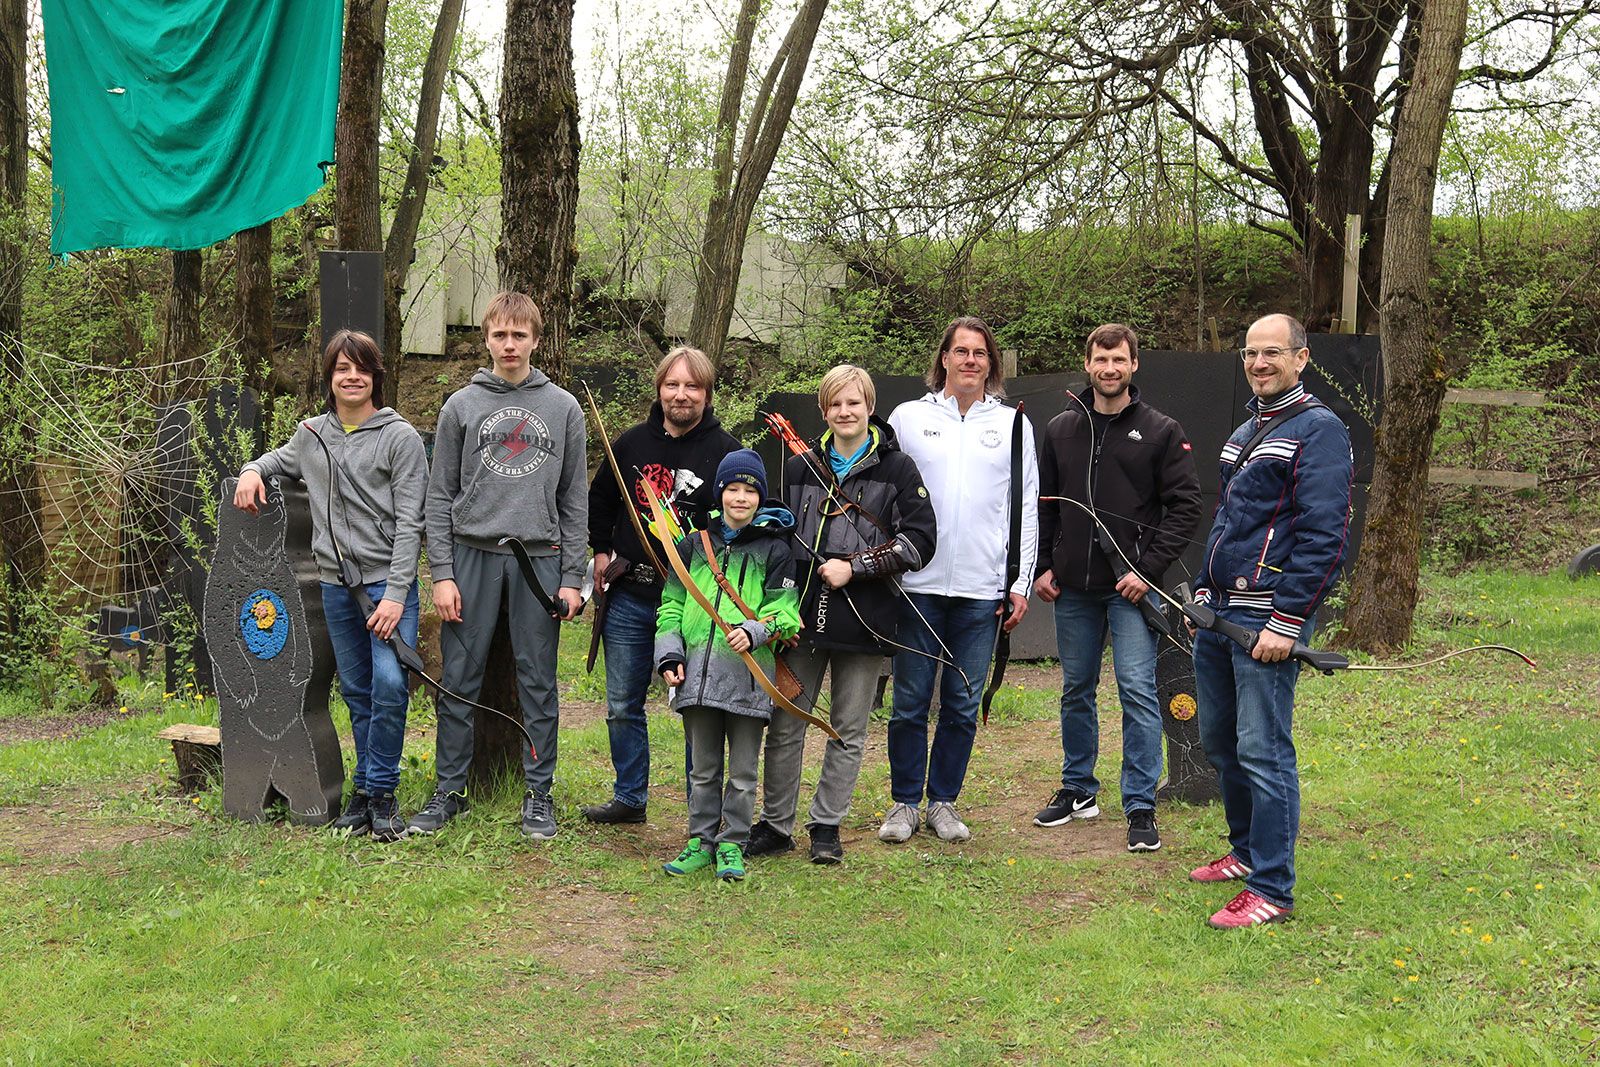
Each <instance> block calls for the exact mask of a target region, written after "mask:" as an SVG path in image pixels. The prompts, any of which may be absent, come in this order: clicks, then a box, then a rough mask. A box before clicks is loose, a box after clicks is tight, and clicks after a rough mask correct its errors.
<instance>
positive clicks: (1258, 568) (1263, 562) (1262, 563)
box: [1255, 526, 1277, 582]
mask: <svg viewBox="0 0 1600 1067" xmlns="http://www.w3.org/2000/svg"><path fill="white" fill-rule="evenodd" d="M1276 532H1277V528H1276V527H1273V526H1268V527H1267V539H1266V541H1265V542H1263V543H1262V545H1261V558H1260V559H1259V560H1257V561H1256V577H1255V580H1256V581H1258V582H1259V581H1260V580H1261V568H1263V567H1265V566H1266V565H1267V550H1268V549H1270V548H1271V547H1272V535H1273V534H1274V533H1276Z"/></svg>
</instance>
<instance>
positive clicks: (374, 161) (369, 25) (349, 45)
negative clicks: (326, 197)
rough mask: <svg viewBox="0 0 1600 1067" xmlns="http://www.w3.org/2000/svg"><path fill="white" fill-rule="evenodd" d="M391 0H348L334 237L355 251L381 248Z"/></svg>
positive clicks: (337, 137)
mask: <svg viewBox="0 0 1600 1067" xmlns="http://www.w3.org/2000/svg"><path fill="white" fill-rule="evenodd" d="M388 13H389V0H346V3H345V12H344V51H343V54H342V56H341V59H340V62H341V64H342V66H341V67H340V73H339V121H338V124H337V126H336V127H335V129H334V138H333V141H334V147H333V157H334V160H335V162H336V163H337V164H338V166H336V167H335V168H334V200H335V203H336V208H335V216H334V232H335V240H336V241H337V243H338V245H339V247H340V248H342V249H344V250H346V251H351V252H377V251H380V250H381V249H382V248H383V229H382V223H381V222H380V220H379V211H378V200H379V197H378V108H379V104H380V103H381V101H382V99H383V49H384V26H385V20H386V18H387V16H388Z"/></svg>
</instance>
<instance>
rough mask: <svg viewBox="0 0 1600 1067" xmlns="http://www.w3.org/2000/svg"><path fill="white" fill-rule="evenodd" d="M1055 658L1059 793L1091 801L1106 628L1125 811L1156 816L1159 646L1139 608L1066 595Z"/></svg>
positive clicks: (1118, 600) (1059, 607) (1113, 595)
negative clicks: (1118, 704) (1117, 701)
mask: <svg viewBox="0 0 1600 1067" xmlns="http://www.w3.org/2000/svg"><path fill="white" fill-rule="evenodd" d="M1055 610H1056V651H1057V653H1058V654H1059V655H1060V657H1061V754H1062V761H1061V786H1062V788H1063V789H1071V790H1074V791H1076V792H1079V793H1083V794H1085V795H1088V796H1094V795H1095V794H1096V793H1098V792H1099V791H1100V782H1099V780H1098V779H1097V778H1095V776H1094V765H1095V759H1096V757H1098V756H1099V754H1100V716H1099V712H1098V709H1097V708H1096V705H1095V689H1096V687H1097V686H1098V685H1099V682H1100V659H1101V655H1102V653H1103V651H1104V649H1105V643H1106V629H1107V624H1108V623H1109V625H1110V630H1111V659H1112V662H1113V663H1114V664H1115V666H1116V672H1117V695H1118V696H1119V697H1120V698H1121V700H1122V810H1123V811H1124V812H1130V813H1131V812H1135V811H1154V810H1155V806H1156V783H1157V782H1158V781H1159V780H1160V779H1161V703H1160V700H1159V699H1158V698H1157V696H1156V638H1155V635H1154V634H1153V633H1151V632H1150V627H1148V626H1146V625H1145V621H1144V616H1143V615H1141V614H1140V612H1139V605H1137V604H1134V603H1130V602H1129V601H1128V600H1126V599H1124V598H1123V597H1122V595H1121V594H1119V593H1117V592H1115V591H1112V592H1109V593H1086V592H1083V591H1081V590H1077V589H1063V590H1061V597H1060V599H1059V600H1057V601H1056V604H1055Z"/></svg>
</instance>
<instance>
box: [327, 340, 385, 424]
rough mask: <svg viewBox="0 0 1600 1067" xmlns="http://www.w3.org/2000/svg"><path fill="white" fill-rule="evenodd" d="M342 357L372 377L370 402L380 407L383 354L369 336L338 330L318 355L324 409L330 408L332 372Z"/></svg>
mask: <svg viewBox="0 0 1600 1067" xmlns="http://www.w3.org/2000/svg"><path fill="white" fill-rule="evenodd" d="M340 356H344V357H346V358H347V359H349V360H350V362H351V363H354V364H355V365H356V366H357V367H359V368H360V369H361V370H363V371H365V372H366V373H368V374H370V375H371V376H372V402H373V403H374V404H376V405H377V406H378V407H382V406H383V378H384V373H383V353H382V352H381V351H379V350H378V342H376V341H374V340H373V339H372V335H371V334H370V333H362V332H361V331H360V330H340V331H339V332H338V333H336V334H334V335H333V337H332V338H330V339H329V341H328V347H327V348H326V349H325V350H324V351H323V353H322V390H323V392H324V393H326V394H327V396H328V406H329V408H330V409H331V408H332V406H333V368H334V365H335V364H336V363H338V362H339V357H340Z"/></svg>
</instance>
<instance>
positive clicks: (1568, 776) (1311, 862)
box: [0, 574, 1600, 1065]
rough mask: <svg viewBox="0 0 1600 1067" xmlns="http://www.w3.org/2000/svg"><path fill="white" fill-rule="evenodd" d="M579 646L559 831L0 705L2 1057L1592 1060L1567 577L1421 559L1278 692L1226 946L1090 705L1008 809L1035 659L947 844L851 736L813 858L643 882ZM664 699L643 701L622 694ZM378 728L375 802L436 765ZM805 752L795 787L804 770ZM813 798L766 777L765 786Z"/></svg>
mask: <svg viewBox="0 0 1600 1067" xmlns="http://www.w3.org/2000/svg"><path fill="white" fill-rule="evenodd" d="M587 636H588V634H587V630H586V629H583V628H582V627H575V628H574V629H572V630H570V631H568V634H567V638H566V641H565V642H564V648H563V678H564V679H566V680H568V681H567V697H568V704H567V705H565V706H566V707H567V708H568V709H569V714H567V715H564V728H563V731H562V738H561V755H560V769H559V771H558V776H557V788H556V800H557V815H558V818H559V819H560V820H561V833H560V836H559V837H558V838H557V839H556V840H554V841H552V842H549V843H547V844H542V845H535V844H531V843H528V842H526V841H524V840H523V839H522V838H521V837H520V836H519V835H518V833H517V829H516V818H517V808H518V800H519V797H520V790H518V789H517V788H516V786H515V785H514V784H513V783H509V782H508V783H506V784H505V785H504V787H502V788H501V789H499V790H498V791H497V792H495V793H494V794H492V795H488V796H481V797H476V798H475V806H474V808H473V810H472V811H471V812H470V813H469V814H468V815H466V816H464V817H463V818H462V819H460V820H459V821H458V822H456V823H454V824H452V825H451V827H450V828H449V829H448V830H447V831H446V832H445V833H442V834H440V835H438V836H437V837H435V838H431V839H421V840H408V841H404V842H401V843H399V844H395V845H379V844H375V843H373V842H371V841H369V840H365V839H353V840H351V839H345V838H342V837H339V836H336V835H334V834H332V833H330V832H328V831H325V830H308V829H303V828H297V827H291V826H287V825H283V824H269V825H262V826H251V825H243V824H240V823H236V822H234V821H232V820H230V819H228V818H226V817H225V816H223V814H222V812H221V803H220V794H219V793H218V792H217V791H215V790H213V791H210V792H207V793H203V794H201V795H199V796H198V797H195V798H192V799H191V798H186V797H181V796H178V795H176V794H175V793H174V791H173V788H172V785H171V770H172V766H171V753H170V751H169V750H167V749H166V747H165V744H164V743H163V742H160V741H158V740H156V738H155V733H156V731H157V730H159V729H160V728H161V727H162V726H163V725H166V724H168V723H173V722H211V721H214V718H215V709H214V706H212V705H210V704H209V703H207V702H196V701H194V700H193V699H187V698H185V697H184V696H183V695H182V694H176V695H173V696H171V697H168V696H166V695H165V694H163V693H162V692H161V690H160V687H159V685H156V684H140V683H139V682H138V681H137V680H136V679H127V680H125V681H124V683H123V687H122V696H123V701H124V703H125V706H126V712H123V711H121V710H120V709H111V710H110V711H109V712H106V713H103V714H98V715H97V714H92V713H75V714H71V715H69V716H68V717H65V718H63V717H61V716H60V715H58V714H42V713H40V712H38V711H37V710H35V709H34V708H32V707H31V706H30V704H29V703H28V700H27V698H26V697H24V696H22V695H20V694H8V695H0V914H3V915H4V917H5V921H4V923H3V924H0V959H3V960H4V966H3V967H0V1003H4V1005H5V1010H4V1013H3V1015H0V1019H3V1022H0V1063H6V1064H11V1063H17V1064H27V1063H40V1064H66V1063H73V1064H76V1063H130V1064H147V1063H189V1064H239V1063H284V1064H312V1063H315V1064H372V1063H401V1062H404V1063H416V1064H500V1063H537V1064H543V1063H551V1064H566V1063H617V1062H628V1063H633V1062H649V1063H716V1064H742V1063H751V1064H754V1063H828V1064H834V1063H857V1062H865V1063H933V1064H952V1065H953V1064H983V1063H994V1062H1008V1063H1012V1062H1015V1063H1047V1064H1061V1063H1089V1064H1120V1063H1130V1064H1137V1063H1152V1064H1167V1063H1177V1062H1217V1063H1252V1064H1263V1063H1265V1064H1297V1063H1305V1064H1322V1063H1329V1062H1340V1063H1383V1064H1388V1063H1428V1064H1435V1063H1483V1064H1518V1065H1521V1064H1538V1063H1551V1064H1572V1063H1583V1062H1594V1061H1596V1060H1597V1059H1600V891H1597V886H1600V818H1597V816H1600V802H1597V796H1600V758H1597V754H1600V714H1597V713H1600V583H1597V582H1596V581H1594V580H1590V581H1588V582H1586V583H1574V582H1570V581H1568V580H1567V579H1566V578H1565V577H1548V578H1547V577H1530V576H1522V575H1505V574H1468V575H1463V576H1460V577H1454V578H1430V579H1429V580H1428V583H1427V589H1426V594H1425V600H1424V603H1423V604H1422V606H1421V608H1420V610H1419V642H1418V645H1417V647H1416V649H1414V650H1413V651H1414V652H1415V653H1416V654H1417V655H1418V656H1421V655H1424V654H1429V653H1432V652H1436V651H1443V650H1446V649H1449V648H1454V647H1461V646H1465V645H1468V644H1474V643H1479V642H1482V641H1496V642H1503V643H1507V644H1512V645H1515V646H1517V647H1519V648H1523V649H1525V650H1526V651H1528V652H1529V653H1530V654H1531V655H1533V656H1534V657H1535V658H1537V659H1538V660H1539V661H1540V664H1541V669H1540V670H1539V671H1538V672H1537V673H1534V672H1530V671H1528V670H1527V669H1526V668H1525V667H1523V666H1521V665H1520V664H1519V663H1518V662H1517V661H1515V660H1514V659H1511V658H1510V657H1500V656H1490V655H1481V656H1479V655H1474V656H1464V657H1460V658H1457V659H1453V660H1451V661H1449V662H1448V663H1445V664H1442V665H1439V666H1437V667H1433V668H1428V669H1425V670H1421V671H1412V672H1403V673H1393V674H1354V673H1350V674H1341V675H1338V676H1335V677H1331V678H1324V677H1320V676H1310V675H1308V676H1306V677H1304V678H1303V679H1302V681H1301V688H1300V694H1301V695H1300V700H1299V705H1298V708H1297V721H1296V733H1297V737H1298V740H1299V752H1300V761H1301V767H1302V785H1303V799H1304V819H1303V835H1302V839H1301V843H1300V849H1299V854H1298V868H1299V886H1298V890H1297V897H1298V909H1297V914H1296V917H1295V918H1294V920H1293V921H1291V922H1289V923H1287V924H1284V925H1282V926H1277V927H1269V928H1264V929H1256V930H1249V931H1241V932H1232V933H1222V932H1218V931H1213V930H1211V929H1209V928H1208V927H1207V926H1206V925H1205V918H1206V916H1207V915H1208V914H1209V913H1210V912H1211V911H1213V910H1215V909H1216V908H1217V907H1219V906H1220V905H1221V904H1222V903H1224V902H1225V901H1226V900H1227V899H1228V898H1229V897H1230V896H1231V895H1232V891H1233V888H1236V887H1227V886H1223V887H1215V886H1201V885H1197V884H1194V883H1190V882H1188V881H1187V880H1186V878H1185V874H1186V872H1187V871H1188V869H1189V868H1190V867H1192V866H1195V865H1197V864H1199V863H1203V862H1205V861H1206V860H1209V859H1212V858H1214V857H1215V856H1216V855H1219V854H1220V853H1221V851H1222V850H1223V849H1224V848H1225V847H1226V846H1225V842H1224V836H1223V823H1222V817H1221V812H1220V810H1218V809H1216V808H1210V807H1187V806H1176V805H1175V806H1171V807H1167V808H1164V809H1163V810H1162V812H1161V825H1162V831H1163V839H1164V842H1165V847H1164V848H1163V849H1162V850H1161V851H1160V852H1157V853H1153V854H1145V855H1130V854H1128V853H1127V852H1126V851H1125V848H1124V845H1125V827H1124V824H1123V823H1122V821H1121V818H1120V814H1119V807H1118V804H1117V798H1116V786H1115V783H1116V781H1117V761H1118V751H1119V740H1120V731H1119V728H1118V716H1117V715H1116V714H1113V713H1108V712H1107V711H1106V710H1105V709H1110V708H1114V707H1115V701H1114V696H1113V695H1112V693H1111V686H1110V685H1109V683H1108V684H1107V685H1106V686H1105V687H1104V688H1103V691H1102V720H1103V744H1102V756H1101V766H1100V770H1099V776H1100V778H1101V780H1102V782H1104V783H1106V784H1105V792H1104V793H1103V795H1102V808H1103V810H1104V812H1105V814H1104V815H1103V816H1102V818H1100V819H1098V820H1095V821H1092V822H1088V823H1073V824H1070V825H1068V826H1066V827H1061V828H1057V829H1051V830H1041V829H1037V828H1035V827H1033V826H1032V825H1031V817H1032V814H1033V812H1034V811H1035V810H1036V809H1037V808H1038V807H1039V806H1041V804H1042V802H1043V801H1045V800H1046V799H1047V798H1048V797H1049V794H1050V793H1051V791H1052V790H1053V788H1054V787H1055V784H1056V776H1057V774H1058V773H1059V765H1060V747H1059V740H1058V730H1057V727H1056V724H1055V700H1056V694H1055V693H1054V692H1053V691H1052V687H1053V685H1054V682H1055V677H1056V676H1055V674H1054V668H1053V667H1051V666H1049V665H1041V666H1040V667H1037V668H1027V669H1019V668H1018V667H1016V666H1014V667H1013V671H1014V672H1015V673H1014V674H1013V676H1012V677H1013V678H1014V679H1017V680H1019V681H1021V682H1022V683H1023V684H1022V686H1021V687H1018V686H1015V685H1008V686H1007V688H1006V691H1005V692H1004V694H1003V696H1002V698H1001V700H1000V701H998V702H997V708H998V713H997V715H996V716H995V718H994V719H993V720H992V721H991V723H990V725H989V726H988V727H986V728H983V729H982V730H981V731H980V734H979V737H978V746H977V751H976V753H975V756H974V759H973V764H972V771H971V773H970V775H969V778H968V783H967V790H966V793H965V794H964V796H963V802H962V805H961V807H962V810H963V812H964V814H965V815H966V817H967V821H968V822H969V824H970V825H971V826H972V829H973V833H974V837H973V840H972V841H971V842H969V843H967V844H966V845H963V846H949V845H945V844H943V843H941V842H939V841H937V840H934V839H932V838H930V837H929V836H928V835H925V834H924V835H919V836H917V837H915V838H913V839H912V841H911V842H910V843H908V844H906V845H904V846H898V847H890V846H886V845H882V844H880V843H879V842H878V841H877V840H876V838H875V836H874V831H875V829H876V826H877V820H878V815H879V813H880V812H881V810H882V808H883V806H884V804H885V803H886V802H887V761H886V759H885V757H884V750H883V726H882V722H881V721H878V722H876V723H875V724H874V728H873V730H872V733H871V735H870V738H869V749H868V755H867V764H866V768H865V770H864V773H863V776H862V781H861V786H860V789H859V790H858V792H857V795H856V805H855V808H854V810H853V812H852V814H851V816H850V818H849V820H847V822H846V825H845V827H844V834H843V838H844V844H845V848H846V859H845V863H844V864H843V865H842V866H840V867H836V868H831V869H830V868H816V867H812V866H811V865H809V864H808V863H806V862H805V861H804V858H803V851H804V847H805V845H804V841H803V840H802V842H801V850H800V851H799V852H796V853H791V854H789V855H787V856H782V857H778V858H775V859H761V860H756V861H753V863H752V868H751V875H750V878H749V879H748V880H747V881H746V882H745V883H743V884H739V885H721V884H717V883H716V882H715V880H714V879H712V878H711V877H709V876H707V877H704V878H689V879H679V880H668V879H667V878H665V877H663V876H662V875H661V874H660V873H659V864H660V862H661V861H662V860H664V859H667V858H670V857H671V856H672V855H673V854H675V853H676V851H677V849H678V848H679V847H680V846H681V843H682V837H683V818H684V806H683V801H682V780H681V771H682V766H683V764H682V733H681V730H680V729H679V727H678V724H677V721H676V718H675V717H674V716H672V715H670V714H669V713H665V712H662V713H660V714H658V715H656V716H654V718H653V719H652V722H651V735H652V740H653V742H654V743H655V746H656V748H655V752H656V759H655V762H654V765H653V772H652V773H653V778H654V781H653V788H652V798H651V805H650V821H649V823H648V825H646V826H643V827H618V828H598V827H589V826H587V825H585V824H584V823H583V821H582V819H581V817H580V815H579V814H578V807H579V806H580V805H581V804H583V803H588V802H592V801H596V800H600V799H603V798H604V797H605V796H606V795H608V788H609V783H610V766H609V762H608V759H607V748H606V735H605V725H604V721H603V713H602V712H600V711H598V710H597V707H596V705H595V701H596V700H597V699H598V698H599V694H600V685H599V684H598V682H599V679H598V676H596V677H595V678H586V677H584V676H583V673H582V665H581V654H582V649H583V648H584V647H585V646H586V644H587ZM657 703H658V704H659V700H658V701H657ZM431 726H432V716H431V712H430V711H429V709H428V707H427V706H426V702H423V703H422V704H421V705H420V706H419V707H418V708H417V709H416V711H415V713H414V715H413V727H414V729H413V731H412V733H411V735H410V737H409V738H408V743H407V750H406V751H407V761H406V767H405V770H404V774H403V779H402V790H401V792H402V804H403V806H404V807H405V808H406V809H407V810H413V809H415V808H416V807H417V806H418V805H420V804H421V802H422V801H423V800H424V799H425V798H426V796H427V794H428V792H429V791H430V788H431V773H430V764H431V756H432V732H431ZM815 770H816V765H815V760H812V761H810V769H809V776H808V781H814V777H815ZM808 798H809V792H806V793H803V794H802V803H805V802H806V800H807V799H808Z"/></svg>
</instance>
